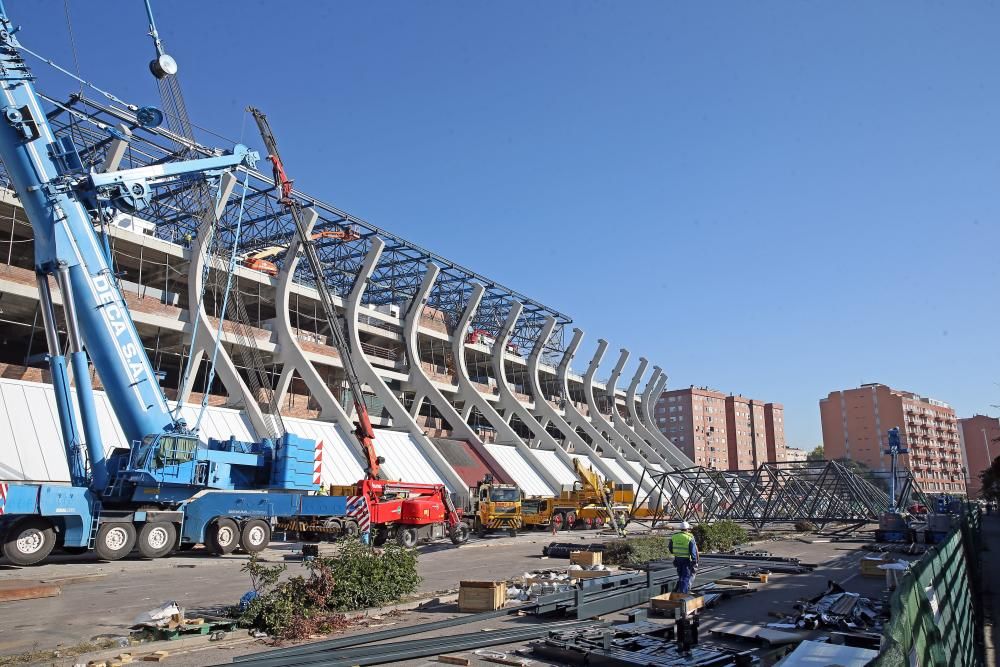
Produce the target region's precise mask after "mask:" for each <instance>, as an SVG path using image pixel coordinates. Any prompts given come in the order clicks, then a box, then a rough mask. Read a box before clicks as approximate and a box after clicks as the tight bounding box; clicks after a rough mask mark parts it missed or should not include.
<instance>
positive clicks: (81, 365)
mask: <svg viewBox="0 0 1000 667" xmlns="http://www.w3.org/2000/svg"><path fill="white" fill-rule="evenodd" d="M56 278H57V280H58V281H59V291H61V292H62V301H63V314H64V315H65V316H66V338H67V340H68V341H69V350H70V353H69V358H70V363H71V364H72V366H73V378H74V379H75V380H76V402H77V405H78V406H79V407H80V421H81V422H82V423H83V437H84V440H85V441H86V443H87V457H88V459H89V460H90V485H91V488H93V489H95V490H97V491H104V489H105V487H107V485H108V465H107V456H106V455H105V452H104V439H103V438H102V437H101V428H100V425H99V423H98V421H97V407H96V405H95V404H94V388H93V386H92V385H91V383H90V362H89V361H88V360H87V353H86V352H84V350H83V338H82V337H81V336H80V325H79V322H78V320H77V317H76V302H75V301H74V300H73V284H72V282H71V281H70V277H69V267H68V266H67V265H66V264H65V263H64V262H60V263H59V269H58V271H57V272H56Z"/></svg>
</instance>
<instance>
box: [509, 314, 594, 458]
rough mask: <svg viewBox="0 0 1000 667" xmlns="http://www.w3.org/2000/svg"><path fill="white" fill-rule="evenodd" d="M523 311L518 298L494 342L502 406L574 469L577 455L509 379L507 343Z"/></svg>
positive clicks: (536, 438)
mask: <svg viewBox="0 0 1000 667" xmlns="http://www.w3.org/2000/svg"><path fill="white" fill-rule="evenodd" d="M523 311H524V305H523V304H521V303H520V302H518V301H515V302H513V303H512V304H511V307H510V312H509V313H508V314H507V321H506V322H504V325H503V327H502V328H501V329H500V332H499V333H498V334H497V337H496V342H495V343H494V344H493V354H492V355H491V362H492V366H493V373H494V375H495V376H496V378H497V387H498V388H499V389H500V406H501V407H502V408H503V409H504V412H505V413H506V414H505V416H506V417H507V421H508V422H509V420H510V416H511V415H517V417H518V419H520V420H521V422H522V423H524V425H525V426H527V427H528V428H529V429H531V433H532V435H533V436H534V438H535V443H536V446H537V447H539V448H540V449H545V450H551V451H554V452H555V453H556V456H557V457H559V460H561V461H562V462H563V463H565V464H566V465H567V466H569V468H570V470H573V469H574V468H573V457H572V456H570V455H569V453H568V452H567V451H566V450H565V449H563V448H562V447H561V446H560V444H559V443H558V442H557V441H556V439H555V438H553V437H552V436H551V435H550V434H549V432H548V431H546V430H545V428H544V427H543V426H542V425H541V424H539V422H538V419H536V418H535V416H534V415H533V414H532V413H531V411H530V410H528V408H527V407H525V406H524V404H523V403H521V401H519V400H518V398H517V396H515V395H514V390H513V389H511V386H510V383H509V382H508V380H507V373H506V372H505V369H504V366H505V363H504V362H505V359H506V354H507V352H506V351H507V343H508V342H509V341H510V336H511V332H512V331H513V330H514V326H515V325H516V324H517V319H518V318H519V317H520V316H521V313H522V312H523ZM537 401H538V399H537V398H536V399H535V402H537ZM595 465H596V464H595ZM602 465H603V462H602Z"/></svg>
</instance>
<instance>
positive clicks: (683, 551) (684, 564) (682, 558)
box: [668, 521, 698, 593]
mask: <svg viewBox="0 0 1000 667" xmlns="http://www.w3.org/2000/svg"><path fill="white" fill-rule="evenodd" d="M668 548H669V549H670V553H671V554H673V556H674V567H676V568H677V586H676V587H675V590H676V591H677V592H678V593H690V592H691V581H692V580H693V579H694V573H695V570H696V569H698V544H697V543H696V542H695V541H694V534H693V533H692V532H691V524H689V523H688V522H687V521H681V525H680V530H679V531H677V532H676V533H674V534H673V535H672V536H671V538H670V544H669V545H668Z"/></svg>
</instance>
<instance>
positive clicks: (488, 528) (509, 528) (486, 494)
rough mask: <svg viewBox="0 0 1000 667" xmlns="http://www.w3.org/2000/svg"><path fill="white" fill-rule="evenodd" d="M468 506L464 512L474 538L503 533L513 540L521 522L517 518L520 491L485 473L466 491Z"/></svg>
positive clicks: (520, 526) (519, 515) (519, 508)
mask: <svg viewBox="0 0 1000 667" xmlns="http://www.w3.org/2000/svg"><path fill="white" fill-rule="evenodd" d="M469 491H470V493H469V498H470V499H471V500H470V502H471V507H470V508H469V511H468V512H467V513H466V522H467V523H469V524H470V525H469V529H470V530H472V531H473V532H474V533H475V534H476V535H477V536H478V537H486V535H487V533H492V532H496V531H506V532H507V534H508V535H510V536H511V537H514V536H515V535H517V531H519V530H521V528H522V527H523V525H524V523H523V521H522V517H521V502H522V501H521V489H520V488H518V487H517V486H516V485H514V484H500V483H499V482H497V481H496V480H495V479H493V475H489V474H487V475H486V476H484V477H483V479H482V481H481V482H479V484H478V485H476V486H475V487H473V488H470V489H469Z"/></svg>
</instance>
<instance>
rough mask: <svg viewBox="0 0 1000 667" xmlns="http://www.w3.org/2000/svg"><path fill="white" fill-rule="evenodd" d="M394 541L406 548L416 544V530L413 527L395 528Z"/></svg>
mask: <svg viewBox="0 0 1000 667" xmlns="http://www.w3.org/2000/svg"><path fill="white" fill-rule="evenodd" d="M396 543H397V544H399V546H401V547H406V548H407V549H409V548H410V547H413V546H416V544H417V531H416V530H414V529H413V528H397V529H396Z"/></svg>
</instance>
